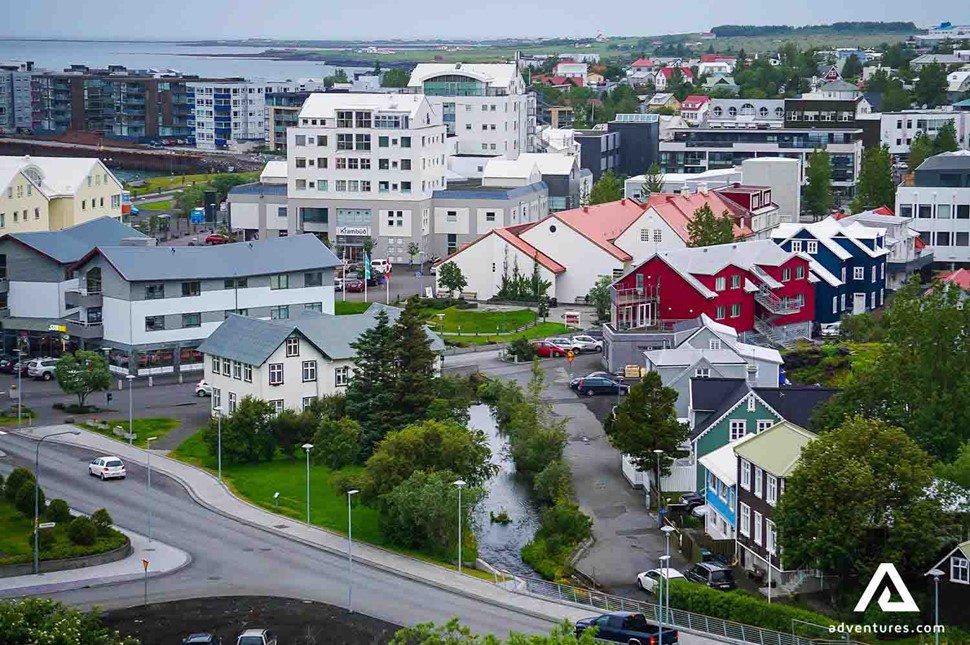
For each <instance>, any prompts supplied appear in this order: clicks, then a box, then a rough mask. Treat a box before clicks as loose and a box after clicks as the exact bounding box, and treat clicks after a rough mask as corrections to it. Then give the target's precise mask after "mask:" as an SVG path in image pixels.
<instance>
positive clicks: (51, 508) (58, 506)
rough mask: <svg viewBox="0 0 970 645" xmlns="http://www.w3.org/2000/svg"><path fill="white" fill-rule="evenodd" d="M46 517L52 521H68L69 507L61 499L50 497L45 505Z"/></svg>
mask: <svg viewBox="0 0 970 645" xmlns="http://www.w3.org/2000/svg"><path fill="white" fill-rule="evenodd" d="M47 519H49V520H50V521H52V522H58V523H61V522H70V521H71V507H70V506H68V504H67V502H65V501H64V500H63V499H52V500H51V503H50V504H48V505H47Z"/></svg>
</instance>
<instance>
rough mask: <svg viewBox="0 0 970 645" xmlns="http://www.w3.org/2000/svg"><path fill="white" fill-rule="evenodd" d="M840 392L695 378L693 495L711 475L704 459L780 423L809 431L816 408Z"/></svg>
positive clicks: (692, 387) (691, 415)
mask: <svg viewBox="0 0 970 645" xmlns="http://www.w3.org/2000/svg"><path fill="white" fill-rule="evenodd" d="M836 392H838V390H836V389H834V388H826V387H811V386H809V387H803V386H798V387H794V386H781V387H754V386H752V385H751V384H749V383H748V381H747V380H746V379H740V378H696V377H695V378H692V379H691V381H690V390H689V401H688V418H689V420H690V427H691V434H690V452H691V459H690V460H689V462H690V467H692V468H694V470H695V472H694V481H695V486H696V488H695V489H694V490H696V491H703V490H704V489H705V486H706V479H707V471H706V469H705V468H704V467H703V466H700V465H698V460H699V459H700V458H701V457H703V456H704V455H707V454H710V453H712V452H714V451H715V450H717V449H718V448H721V447H723V446H726V445H728V444H729V443H732V442H734V441H737V440H739V439H741V438H743V437H745V436H747V435H750V434H757V433H760V432H762V431H764V430H767V429H768V428H770V427H771V426H773V425H775V424H776V423H778V422H779V421H789V422H791V423H794V424H796V425H799V426H802V427H804V428H808V427H810V426H811V423H810V421H811V416H812V412H813V411H814V410H815V407H816V406H818V405H819V404H821V403H824V402H825V401H827V400H828V399H829V398H830V397H831V396H832V395H833V394H835V393H836ZM682 467H683V466H682Z"/></svg>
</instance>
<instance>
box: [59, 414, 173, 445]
mask: <svg viewBox="0 0 970 645" xmlns="http://www.w3.org/2000/svg"><path fill="white" fill-rule="evenodd" d="M107 421H108V426H109V429H108V430H102V429H101V428H98V427H95V426H93V425H90V424H87V423H80V424H78V425H79V426H80V427H82V428H84V429H85V430H90V431H91V432H97V433H98V434H100V435H103V436H105V437H108V438H109V439H115V440H117V441H123V442H126V443H127V439H123V438H121V437H119V436H118V435H116V434H115V433H114V428H115V426H121V427H122V428H124V429H125V430H127V429H128V419H111V420H107ZM180 425H182V422H181V421H176V420H175V419H169V418H168V417H149V418H143V419H134V420H133V422H132V429H133V430H134V431H135V440H134V442H133V443H134V445H136V446H138V447H140V448H144V447H146V446H145V439H147V438H149V437H157V438H158V439H161V438H162V437H164V436H165V435H167V434H168V433H169V432H171V431H172V430H174V429H175V428H177V427H179V426H180Z"/></svg>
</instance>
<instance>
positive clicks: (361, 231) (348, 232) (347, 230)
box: [337, 226, 370, 237]
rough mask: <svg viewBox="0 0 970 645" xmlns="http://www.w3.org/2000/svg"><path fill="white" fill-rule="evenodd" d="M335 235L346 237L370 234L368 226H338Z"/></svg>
mask: <svg viewBox="0 0 970 645" xmlns="http://www.w3.org/2000/svg"><path fill="white" fill-rule="evenodd" d="M337 235H345V236H348V237H367V236H369V235H370V227H369V226H338V227H337Z"/></svg>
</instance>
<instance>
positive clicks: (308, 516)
mask: <svg viewBox="0 0 970 645" xmlns="http://www.w3.org/2000/svg"><path fill="white" fill-rule="evenodd" d="M300 447H301V448H303V449H304V450H306V525H307V526H310V451H311V450H313V444H312V443H305V444H303V445H302V446H300Z"/></svg>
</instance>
